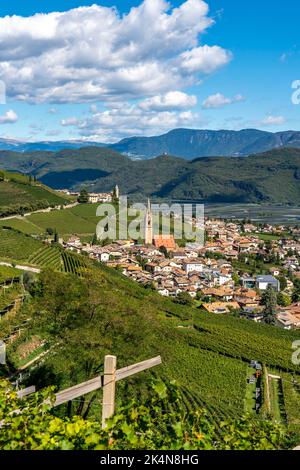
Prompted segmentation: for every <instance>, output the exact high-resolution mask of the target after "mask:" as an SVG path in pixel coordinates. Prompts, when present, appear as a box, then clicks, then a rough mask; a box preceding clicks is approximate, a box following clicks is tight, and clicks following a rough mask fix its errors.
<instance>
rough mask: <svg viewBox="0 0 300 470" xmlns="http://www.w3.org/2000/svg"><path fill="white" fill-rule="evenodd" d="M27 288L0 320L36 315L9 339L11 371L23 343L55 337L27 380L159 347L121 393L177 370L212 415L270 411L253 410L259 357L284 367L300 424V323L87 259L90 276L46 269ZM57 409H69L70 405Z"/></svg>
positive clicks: (27, 347)
mask: <svg viewBox="0 0 300 470" xmlns="http://www.w3.org/2000/svg"><path fill="white" fill-rule="evenodd" d="M29 290H30V293H31V298H30V299H29V300H27V302H26V303H24V304H23V307H22V309H21V310H20V311H19V313H18V315H17V317H16V318H14V319H10V321H9V322H8V321H6V320H5V318H4V319H3V320H2V323H1V336H0V338H3V337H5V336H6V335H9V332H10V331H13V330H14V328H15V327H16V326H17V325H18V324H20V323H22V322H23V321H24V320H28V319H30V321H29V322H28V327H27V328H25V329H24V331H23V332H22V334H21V335H20V337H19V338H18V340H17V341H15V342H13V343H12V344H10V345H9V346H8V360H9V362H8V365H9V369H10V373H13V371H14V370H15V369H16V368H17V367H18V366H19V363H20V358H22V363H23V362H26V355H25V356H24V351H30V359H31V358H32V357H34V347H33V346H32V345H34V344H37V345H39V344H45V343H46V344H47V345H48V349H49V353H48V354H47V355H46V356H44V357H43V360H42V361H41V363H40V364H39V365H37V364H36V365H35V367H34V369H32V370H31V374H30V377H29V378H28V379H27V383H28V384H36V385H37V386H38V387H42V386H45V385H49V384H51V385H56V386H58V388H60V389H61V388H64V387H66V386H69V385H74V384H76V383H80V382H81V381H85V380H88V379H90V378H92V377H94V376H96V375H98V374H99V373H101V371H102V368H103V357H104V355H105V354H115V355H117V357H118V367H123V366H125V365H128V364H131V363H135V362H138V361H139V360H144V359H147V358H150V357H152V356H156V355H158V354H160V355H161V356H162V359H163V365H162V366H159V367H158V368H155V369H153V370H151V371H148V372H144V373H143V374H140V375H137V376H136V377H134V378H132V379H129V380H128V381H124V382H120V384H118V390H117V400H118V403H120V402H123V403H124V401H126V400H128V399H129V398H130V397H134V396H135V397H137V398H138V399H139V400H141V399H142V398H143V397H146V396H147V395H148V393H149V381H150V380H151V379H152V378H160V379H161V380H162V381H163V382H165V383H166V384H167V383H169V382H170V380H173V379H174V380H176V382H177V384H178V386H179V387H180V389H181V390H182V392H183V395H184V404H185V406H186V407H187V408H188V409H194V410H196V409H197V408H198V407H205V408H206V410H207V412H208V416H209V419H210V420H211V421H212V422H214V423H218V422H220V421H222V420H224V419H225V418H226V417H239V416H241V415H243V414H244V413H245V411H248V412H250V413H252V414H253V416H256V417H257V418H258V419H260V420H261V419H266V417H267V416H266V415H265V414H264V411H263V409H262V410H261V414H260V415H256V414H255V412H254V411H253V410H252V408H253V403H251V397H250V405H249V395H248V392H247V387H248V385H247V378H248V374H249V371H248V364H249V362H250V360H252V359H255V360H259V361H261V362H262V363H263V364H264V365H266V366H267V367H268V368H269V369H270V370H272V371H273V370H276V373H277V374H280V375H282V376H284V381H283V387H284V389H285V386H286V385H285V384H287V390H289V389H290V388H291V387H292V389H293V393H291V392H289V393H287V394H286V395H285V396H284V400H285V401H284V406H285V410H286V415H287V420H288V424H289V425H290V426H291V428H292V427H293V429H298V428H297V427H296V428H295V426H294V423H295V422H296V421H297V420H299V418H300V408H299V396H298V391H297V390H298V388H297V383H299V381H300V375H299V374H300V367H299V366H296V365H294V364H293V363H292V360H291V344H292V342H293V341H294V340H296V339H300V333H299V332H287V331H284V330H281V329H279V328H275V327H271V326H268V325H259V324H255V323H254V322H251V321H248V320H241V319H238V318H235V317H232V316H219V315H218V316H215V315H209V314H207V313H204V312H202V311H201V310H199V309H196V308H194V307H193V308H191V307H185V306H182V305H179V304H176V303H174V302H173V301H172V300H169V299H165V298H163V297H161V296H160V295H159V294H157V293H156V292H153V291H151V290H149V289H145V288H143V287H140V286H139V285H137V284H135V283H133V282H132V281H130V280H128V279H126V278H124V277H123V276H122V275H120V274H119V273H118V272H116V271H111V270H109V269H106V268H103V267H100V266H99V265H97V266H95V265H92V264H89V269H88V271H86V272H85V274H84V277H83V278H79V277H76V276H74V275H65V274H59V273H54V272H52V271H44V272H43V273H42V274H41V275H40V278H39V280H38V281H37V282H36V283H35V284H33V285H32V284H31V285H30V286H29ZM51 348H52V349H51ZM37 351H39V349H38V347H37ZM28 354H29V353H28ZM100 402H101V395H99V394H96V395H93V396H86V397H85V398H84V400H82V401H81V402H80V403H79V402H78V403H76V402H74V404H73V408H72V410H73V413H79V414H82V415H85V416H87V415H93V416H99V413H100V406H101V404H100ZM59 412H60V413H61V414H65V413H66V408H65V407H64V406H63V407H62V408H61V409H60V411H59ZM69 412H70V409H69ZM268 419H271V417H270V416H269V417H268ZM282 419H283V418H282ZM285 419H286V418H285ZM283 421H284V419H283Z"/></svg>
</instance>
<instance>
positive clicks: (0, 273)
mask: <svg viewBox="0 0 300 470" xmlns="http://www.w3.org/2000/svg"><path fill="white" fill-rule="evenodd" d="M21 274H22V272H21V271H19V269H15V268H11V267H9V266H0V284H3V283H5V282H8V281H11V280H13V279H18V278H19V277H20V275H21Z"/></svg>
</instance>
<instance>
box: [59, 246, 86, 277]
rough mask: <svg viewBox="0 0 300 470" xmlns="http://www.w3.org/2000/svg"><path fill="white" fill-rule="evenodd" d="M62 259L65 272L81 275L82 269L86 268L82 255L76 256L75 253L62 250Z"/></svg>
mask: <svg viewBox="0 0 300 470" xmlns="http://www.w3.org/2000/svg"><path fill="white" fill-rule="evenodd" d="M62 259H63V265H64V271H65V272H66V273H71V274H77V275H79V276H82V274H83V272H84V269H85V268H86V263H85V260H84V258H83V257H82V256H77V255H76V254H73V253H70V252H68V251H63V252H62Z"/></svg>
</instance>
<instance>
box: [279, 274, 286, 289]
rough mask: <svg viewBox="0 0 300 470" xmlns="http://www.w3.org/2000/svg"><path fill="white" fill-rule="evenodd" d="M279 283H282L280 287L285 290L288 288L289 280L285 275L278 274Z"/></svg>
mask: <svg viewBox="0 0 300 470" xmlns="http://www.w3.org/2000/svg"><path fill="white" fill-rule="evenodd" d="M277 279H278V281H279V283H280V289H281V290H285V289H286V288H287V280H286V277H285V276H278V277H277Z"/></svg>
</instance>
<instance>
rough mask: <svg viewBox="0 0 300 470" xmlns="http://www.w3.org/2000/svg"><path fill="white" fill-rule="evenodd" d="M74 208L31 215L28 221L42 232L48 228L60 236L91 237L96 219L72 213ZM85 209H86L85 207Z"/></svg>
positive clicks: (94, 229)
mask: <svg viewBox="0 0 300 470" xmlns="http://www.w3.org/2000/svg"><path fill="white" fill-rule="evenodd" d="M74 209H75V208H72V209H65V210H62V211H59V210H57V211H51V212H48V213H38V214H31V215H30V216H28V217H27V219H28V221H29V222H31V223H33V224H34V225H35V226H37V227H39V229H40V230H41V231H42V232H45V230H46V229H47V228H49V227H51V228H53V229H56V231H57V232H58V233H59V234H60V235H61V236H67V235H72V234H77V235H80V234H86V235H91V236H93V234H94V233H95V231H96V220H97V219H96V217H94V220H92V218H91V217H89V216H88V215H87V216H86V217H85V218H84V217H82V216H81V215H78V214H76V213H74V212H73V210H74ZM85 209H86V207H85Z"/></svg>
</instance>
